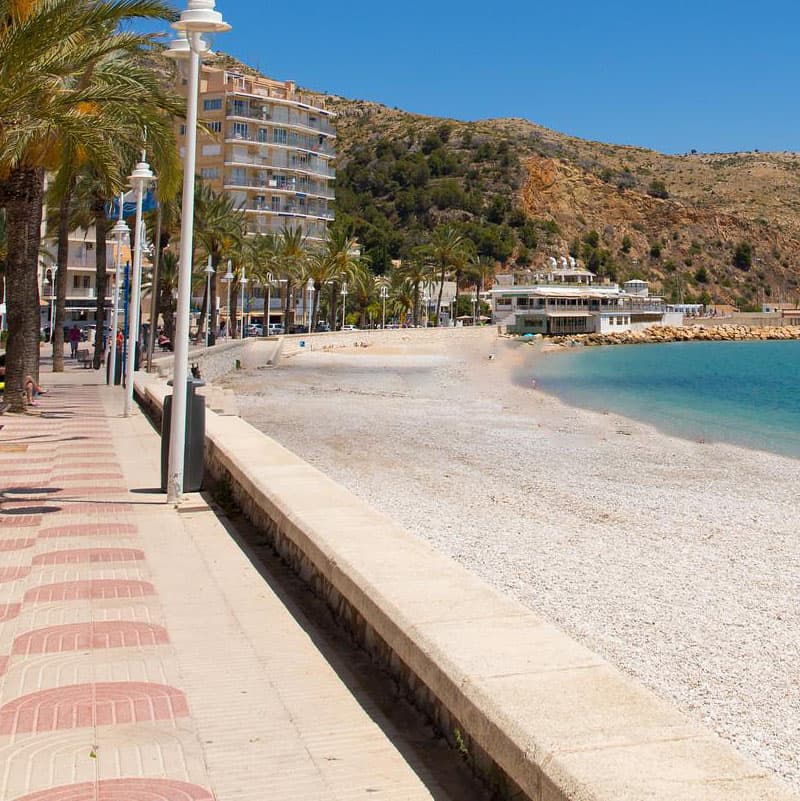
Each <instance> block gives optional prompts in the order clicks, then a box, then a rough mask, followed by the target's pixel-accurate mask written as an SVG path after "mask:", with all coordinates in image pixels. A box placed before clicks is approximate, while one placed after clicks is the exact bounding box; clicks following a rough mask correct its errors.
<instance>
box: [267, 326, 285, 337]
mask: <svg viewBox="0 0 800 801" xmlns="http://www.w3.org/2000/svg"><path fill="white" fill-rule="evenodd" d="M267 333H268V334H269V335H270V336H275V335H276V334H282V333H283V326H282V325H281V324H280V323H270V324H269V328H268V329H267Z"/></svg>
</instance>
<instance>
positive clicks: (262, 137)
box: [258, 128, 269, 143]
mask: <svg viewBox="0 0 800 801" xmlns="http://www.w3.org/2000/svg"><path fill="white" fill-rule="evenodd" d="M268 134H269V132H268V131H267V129H266V128H259V129H258V141H259V142H262V143H263V142H269V136H268Z"/></svg>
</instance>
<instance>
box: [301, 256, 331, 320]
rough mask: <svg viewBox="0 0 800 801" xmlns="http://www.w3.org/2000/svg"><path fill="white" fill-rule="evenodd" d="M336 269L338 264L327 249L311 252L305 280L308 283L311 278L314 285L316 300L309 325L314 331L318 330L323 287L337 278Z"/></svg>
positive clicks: (307, 262) (304, 276)
mask: <svg viewBox="0 0 800 801" xmlns="http://www.w3.org/2000/svg"><path fill="white" fill-rule="evenodd" d="M335 270H336V265H335V263H334V261H333V260H332V259H331V254H330V253H329V252H328V250H327V249H325V250H320V251H315V252H313V253H310V254H309V256H308V258H307V259H306V264H305V271H304V273H303V281H304V282H306V283H307V282H308V281H309V280H310V281H312V282H313V286H314V302H313V304H312V307H311V325H310V327H309V330H310V331H311V332H312V333H313V332H314V331H316V330H317V314H318V313H319V304H320V296H321V295H322V289H323V287H325V286H326V284H328V282H329V281H332V280H333V279H334V278H335V276H336V272H335Z"/></svg>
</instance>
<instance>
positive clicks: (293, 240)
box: [276, 226, 307, 333]
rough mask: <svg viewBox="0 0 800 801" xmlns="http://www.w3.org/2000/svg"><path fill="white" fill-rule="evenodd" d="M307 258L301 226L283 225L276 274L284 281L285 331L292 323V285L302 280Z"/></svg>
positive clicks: (289, 328)
mask: <svg viewBox="0 0 800 801" xmlns="http://www.w3.org/2000/svg"><path fill="white" fill-rule="evenodd" d="M306 258H307V251H306V237H305V234H304V233H303V229H302V228H290V227H289V226H284V228H283V230H281V232H280V234H278V256H277V261H276V267H277V271H278V274H279V275H280V276H281V277H282V278H283V279H284V280H285V281H286V301H285V305H284V310H283V324H284V330H285V331H286V333H289V331H290V330H291V326H292V325H294V302H293V301H294V287H295V284H296V282H297V281H300V280H302V276H303V271H304V269H305V261H306ZM290 313H291V317H290Z"/></svg>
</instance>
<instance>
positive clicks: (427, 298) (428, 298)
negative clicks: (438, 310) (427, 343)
mask: <svg viewBox="0 0 800 801" xmlns="http://www.w3.org/2000/svg"><path fill="white" fill-rule="evenodd" d="M428 292H429V290H428V286H427V285H426V286H425V296H424V297H423V298H422V300H423V301H425V328H427V327H428V313H429V312H430V310H431V296H430V295H429V294H428Z"/></svg>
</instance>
